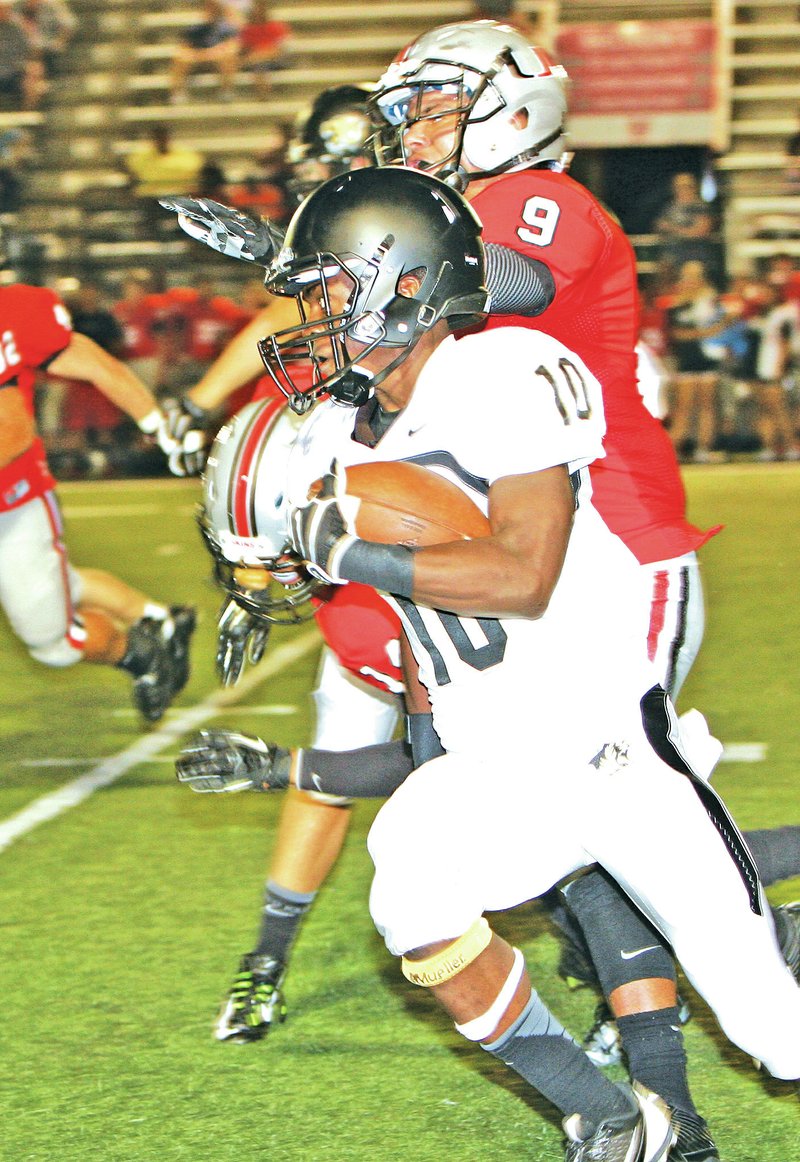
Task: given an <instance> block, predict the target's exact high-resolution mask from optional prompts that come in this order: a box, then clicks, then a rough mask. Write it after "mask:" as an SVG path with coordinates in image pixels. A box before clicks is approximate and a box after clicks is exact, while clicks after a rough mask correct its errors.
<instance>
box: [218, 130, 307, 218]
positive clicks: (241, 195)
mask: <svg viewBox="0 0 800 1162" xmlns="http://www.w3.org/2000/svg"><path fill="white" fill-rule="evenodd" d="M289 172H290V171H289V167H288V165H287V162H286V146H285V135H281V144H280V145H279V146H276V148H274V149H271V150H270V151H269V152H267V153H262V154H260V155H259V156H258V157H256V158H254V168H253V169H252V170H251V171H250V172H249V173H246V174H245V175H244V177H243V178H242V179H241V181H238V182H236V183H235V184H233V185H229V186H228V191H227V195H228V196H227V199H225V198H218V199H217V200H218V201H226V200H227V204H228V205H230V206H236V208H237V209H239V210H243V211H244V212H245V213H256V214H260V215H261V217H262V218H269V220H270V221H271V222H282V221H283V220H284V219H285V218H286V216H287V214H288V206H289V201H290V199H289V195H288V191H287V182H288V180H289Z"/></svg>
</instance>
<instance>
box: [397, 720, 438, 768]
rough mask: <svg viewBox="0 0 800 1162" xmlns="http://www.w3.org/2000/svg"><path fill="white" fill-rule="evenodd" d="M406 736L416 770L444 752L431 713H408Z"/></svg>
mask: <svg viewBox="0 0 800 1162" xmlns="http://www.w3.org/2000/svg"><path fill="white" fill-rule="evenodd" d="M406 738H407V739H408V742H409V745H410V746H411V754H412V756H413V758H414V770H416V769H417V767H421V766H422V764H423V763H427V762H429V760H430V759H438V758H439V756H440V755H443V754H444V747H443V746H442V744H441V742H440V740H439V735H438V734H437V733H436V730H435V728H434V725H433V715H432V714H430V713H428V714H407V715H406Z"/></svg>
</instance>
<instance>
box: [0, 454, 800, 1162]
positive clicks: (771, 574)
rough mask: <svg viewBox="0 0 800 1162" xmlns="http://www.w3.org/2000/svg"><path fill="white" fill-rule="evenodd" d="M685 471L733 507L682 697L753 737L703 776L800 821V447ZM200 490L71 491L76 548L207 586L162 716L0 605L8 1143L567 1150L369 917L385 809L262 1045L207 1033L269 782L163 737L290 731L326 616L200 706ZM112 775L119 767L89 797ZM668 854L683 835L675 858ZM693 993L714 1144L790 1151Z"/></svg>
mask: <svg viewBox="0 0 800 1162" xmlns="http://www.w3.org/2000/svg"><path fill="white" fill-rule="evenodd" d="M687 487H688V491H689V497H690V512H691V515H692V517H693V518H694V519H695V520H696V521H697V522H698V523H701V524H711V523H717V522H724V523H725V525H726V526H727V527H726V530H725V532H724V533H723V534H722V535H721V536H719V537H718V538H716V539H715V540H714V541H713V542H711V544H709V545H708V546H707V547H706V548H705V549H704V550H703V563H704V566H705V577H706V588H707V597H708V606H709V613H708V625H707V634H706V642H705V646H704V649H703V652H702V655H701V659H700V661H699V662H698V664H697V666H696V669H695V672H694V673H693V675H692V677H691V679H690V681H689V683H688V684H687V687H686V688H685V690H684V694H683V696H682V699H681V708H682V709H686V708H688V707H689V706H691V705H696V706H698V707H699V708H701V709H702V710H703V711H704V712H705V713H706V714H707V716H708V718H709V721H710V723H711V725H712V728H713V729H714V731H715V732H716V733H717V734H718V735H719V736H720V737H721V738H722V739H723V741H724V742H725V743H726V744H729V745H730V744H736V743H761V744H764V745H765V746H766V748H767V753H766V759H765V761H763V762H747V763H745V762H726V763H723V764H721V766H720V768H719V770H718V772H717V774H716V776H715V785H716V786H717V787H718V788H719V789H721V790H722V791H723V792H724V793H725V795H726V797H727V798H728V800H729V802H730V804H731V805H732V807H733V809H734V811H735V812H736V814H737V816H738V818H739V820H740V822H741V823H742V824H743V825H745V826H769V825H772V824H780V823H800V801H799V799H800V797H799V796H798V791H797V776H796V772H797V770H798V769H799V768H800V740H799V739H798V732H797V719H798V695H797V676H798V667H797V649H798V642H799V641H800V612H799V611H798V599H797V577H798V569H799V568H800V520H798V512H800V469H798V468H796V467H794V466H791V465H787V466H781V465H775V466H763V467H756V466H753V465H731V466H725V467H720V468H711V469H695V470H690V471H688V472H687ZM198 495H199V487H198V485H197V484H196V482H192V481H189V482H181V481H172V480H165V481H158V482H145V483H142V482H135V483H134V482H131V483H114V484H102V483H98V484H80V485H70V486H64V487H63V489H62V502H63V506H64V509H65V513H66V516H67V528H68V539H69V544H70V549H71V556H72V558H73V560H74V561H75V562H76V563H78V564H92V565H95V566H98V567H105V568H108V569H112V570H114V571H116V572H118V573H119V574H120V575H121V576H123V577H124V578H125V579H126V580H129V581H130V582H132V583H134V584H136V585H139V586H141V587H143V588H145V589H147V590H148V591H149V592H151V593H152V594H153V595H154V596H157V597H160V598H164V599H168V600H170V601H173V602H175V601H181V602H194V603H196V604H197V605H198V606H199V608H200V611H201V616H202V620H201V625H200V628H199V630H198V633H197V635H196V647H195V655H194V657H195V664H194V672H193V675H192V678H191V681H190V684H189V686H188V688H187V690H186V691H185V692H184V694H183V695H182V696H181V698H180V704H179V706H177V707H176V708H175V709H174V710H173V711H171V712H170V714H169V715H168V716H167V718H166V720H165V725H164V726H163V727H162V729H161V730H159V731H155V732H154V731H152V730H151V731H143V730H142V727H141V725H140V723H139V722H138V720H137V718H136V716H135V714H134V712H133V710H132V709H131V707H130V701H129V692H128V683H127V680H126V679H125V678H124V676H123V675H122V674H120V673H116V672H113V671H106V670H101V669H98V668H92V667H90V666H80V667H78V668H76V669H74V670H72V671H68V672H58V671H49V670H45V669H43V668H41V667H37V666H36V665H35V664H34V663H33V662H31V661H29V659H28V657H27V655H26V654H25V652H24V650H23V649H22V648H21V647H20V646H19V645H18V643H16V642H15V641H14V639H13V638H12V637H11V635H10V633H9V632H8V631H7V629H6V627H5V625H3V626H2V627H0V635H2V652H1V653H0V674H1V675H2V686H1V687H0V690H1V691H2V693H0V715H2V727H3V736H4V737H3V744H2V757H0V838H1V837H2V836H3V835H5V837H6V838H5V840H4V841H3V842H2V843H0V892H2V907H1V908H0V925H1V926H2V927H1V928H0V932H1V933H2V956H0V973H2V982H1V985H0V996H1V997H2V1004H3V1019H2V1025H1V1026H0V1027H1V1028H2V1033H1V1034H0V1036H1V1038H2V1050H1V1051H0V1078H2V1081H0V1089H1V1090H2V1100H3V1108H4V1118H3V1128H2V1131H0V1158H3V1159H8V1160H9V1162H25V1160H28V1159H31V1160H33V1159H35V1160H37V1162H45V1160H46V1162H50V1160H54V1162H94V1160H95V1159H97V1160H102V1162H177V1160H184V1159H185V1160H191V1162H250V1160H251V1159H252V1160H256V1159H270V1160H271V1162H323V1160H325V1162H338V1160H340V1159H341V1160H345V1159H359V1160H364V1162H389V1160H395V1159H398V1158H403V1159H406V1160H407V1162H439V1160H440V1159H442V1158H457V1159H462V1160H466V1162H484V1160H491V1162H517V1160H520V1162H522V1160H527V1162H550V1160H551V1159H559V1158H561V1157H562V1152H561V1134H560V1127H559V1125H558V1123H557V1121H556V1119H555V1117H554V1116H553V1114H552V1112H551V1111H549V1110H548V1109H547V1108H545V1106H544V1105H543V1104H537V1103H536V1102H535V1101H534V1102H532V1101H531V1100H530V1099H529V1098H528V1097H527V1096H526V1095H525V1094H524V1092H523V1088H524V1087H523V1086H522V1085H521V1084H517V1083H516V1082H515V1081H514V1080H513V1079H510V1078H509V1077H508V1076H507V1075H506V1072H505V1070H504V1069H503V1068H502V1067H498V1066H497V1065H496V1063H495V1062H494V1061H493V1060H492V1059H490V1058H488V1057H487V1055H485V1054H483V1053H482V1052H480V1050H477V1049H474V1048H472V1047H471V1046H469V1045H468V1044H467V1043H466V1042H464V1041H463V1040H462V1039H461V1038H460V1037H458V1036H457V1034H456V1033H455V1032H454V1031H453V1030H452V1029H451V1028H450V1027H449V1026H448V1023H447V1021H446V1020H445V1019H444V1018H443V1017H442V1016H441V1015H440V1014H439V1012H438V1011H437V1010H436V1009H435V1007H434V1006H433V1004H432V1002H431V1000H430V998H429V996H427V995H426V994H424V993H423V992H422V991H421V990H414V989H413V988H412V986H411V985H407V984H406V982H405V981H403V980H402V978H401V977H400V974H399V970H398V968H397V966H396V965H395V964H394V963H393V962H392V961H391V959H390V958H389V957H388V955H387V954H386V953H385V950H384V949H383V946H382V944H381V942H380V940H379V938H378V937H377V935H376V934H375V932H374V931H373V929H372V926H371V923H370V920H369V916H368V914H367V893H368V888H369V880H370V864H369V859H368V857H367V855H366V852H365V847H364V837H365V834H366V831H367V829H368V827H369V824H370V821H371V818H372V816H373V814H374V812H375V810H376V805H375V804H362V805H359V806H358V807H357V808H356V810H355V820H354V826H353V828H352V831H351V835H350V838H349V841H348V845H347V848H346V851H345V854H344V857H343V858H342V860H341V861H340V863H339V865H338V867H337V868H336V870H335V872H334V874H333V877H332V879H331V881H330V883H329V885H328V886H327V889H326V890H325V891H324V892H323V893H322V894H321V895H320V898H319V900H318V901H317V903H316V905H315V907H314V910H313V911H312V913H311V916H310V918H309V920H308V922H307V924H306V926H305V928H304V929H303V931H302V933H301V936H300V938H299V940H298V943H297V945H296V949H295V956H294V962H293V967H292V971H291V975H290V979H289V985H288V1003H289V1018H288V1020H287V1022H286V1024H285V1025H284V1026H283V1027H282V1028H280V1030H279V1031H277V1032H276V1033H274V1034H273V1035H272V1036H271V1037H270V1038H269V1039H268V1040H267V1041H264V1042H262V1043H260V1044H256V1045H251V1046H228V1045H218V1044H216V1043H214V1042H213V1041H212V1039H211V1023H212V1020H213V1017H214V1015H215V1013H216V1009H217V1006H218V1003H219V1000H220V998H221V996H222V994H223V993H224V991H225V990H226V988H227V986H228V984H229V981H230V979H231V977H232V974H233V972H234V970H235V968H236V965H237V962H238V958H239V955H240V954H241V953H242V952H244V951H246V950H247V949H248V948H249V947H250V944H251V941H252V939H253V936H254V933H255V928H256V924H257V914H258V909H259V907H260V903H261V895H262V884H263V880H264V874H265V869H266V863H267V859H268V856H269V852H270V848H271V844H272V840H273V835H274V831H275V825H276V820H277V817H278V812H279V809H280V798H279V797H278V796H258V795H252V796H245V795H242V796H230V797H226V796H199V795H193V794H191V793H190V792H189V791H188V790H186V789H184V788H179V787H178V785H177V784H176V783H175V780H174V777H173V773H172V762H171V759H172V757H173V756H174V754H175V752H176V749H177V747H178V745H179V741H180V738H181V737H183V735H184V734H185V733H189V732H191V731H192V730H194V729H195V728H196V726H197V725H198V723H200V722H201V721H203V720H206V719H210V718H211V716H213V717H214V721H215V722H217V723H219V724H222V725H230V726H233V725H236V726H239V727H241V728H243V729H245V730H250V731H255V732H258V733H260V734H262V735H264V736H267V737H269V736H272V737H275V738H279V739H280V740H281V741H285V742H288V743H299V742H304V741H306V740H307V739H308V736H309V732H310V725H309V722H310V702H309V699H308V691H309V689H310V687H311V684H312V681H313V674H314V667H315V662H316V638H315V631H313V630H309V628H308V627H300V628H299V629H295V630H283V631H278V632H276V634H275V641H274V645H273V647H272V648H271V649H270V651H269V652H268V654H267V658H266V660H265V662H264V663H262V671H261V672H262V674H263V680H262V681H260V682H257V683H253V684H251V685H249V686H247V687H246V688H245V689H244V690H243V691H242V692H241V694H236V695H235V698H234V699H230V698H227V697H223V698H222V699H219V697H218V696H217V700H216V701H214V696H215V693H216V686H215V681H214V675H213V667H212V658H213V643H214V628H215V615H216V612H217V607H218V604H219V598H218V595H217V594H216V592H215V591H214V590H213V589H212V588H211V586H210V585H209V583H208V582H207V580H206V577H207V574H208V568H207V561H206V558H205V554H204V550H203V549H202V546H201V545H200V540H199V536H198V534H197V532H196V530H195V527H194V521H193V519H192V509H193V506H194V503H195V501H196V499H197V497H198ZM237 699H238V701H237ZM143 739H144V741H142V740H143ZM134 747H135V748H138V749H134V750H131V748H134ZM119 772H122V773H121V774H120V777H118V778H115V777H114V776H115V775H116V774H117V773H119ZM104 774H108V778H109V780H110V781H109V782H108V784H107V785H106V786H100V787H99V788H98V789H97V790H96V791H95V793H93V794H88V790H89V789H90V788H91V786H92V785H93V784H94V783H102V781H103V776H104ZM79 779H84V780H88V782H83V783H78V784H77V789H78V790H80V789H83V791H84V792H85V793H86V797H84V798H83V799H82V800H81V801H80V802H78V803H77V804H76V805H75V806H73V807H72V808H71V809H66V810H63V812H62V813H60V814H58V815H57V816H55V817H54V818H52V819H50V820H49V821H45V822H43V823H41V825H39V826H35V827H33V828H32V829H30V830H27V831H24V832H22V833H21V834H18V835H16V837H15V833H14V831H13V829H14V828H15V827H16V826H17V821H18V820H19V818H20V814H19V813H20V812H22V811H24V810H25V809H27V808H35V809H36V810H41V809H42V806H43V805H45V806H46V805H47V804H48V803H51V802H52V800H50V799H47V798H45V797H46V796H49V795H51V794H52V793H55V792H57V791H59V790H62V789H63V790H65V791H66V790H67V789H69V788H72V789H73V791H74V790H75V789H76V780H79ZM57 805H58V804H57ZM27 817H28V816H23V818H27ZM9 827H11V828H12V831H10V832H9V830H8V828H9ZM531 838H532V841H535V825H534V824H533V822H532V825H531ZM680 849H681V837H680V836H679V835H676V837H675V858H676V859H679V858H680ZM798 895H800V880H795V881H791V882H788V883H784V884H781V885H778V886H777V887H775V888H773V889H771V891H770V896H771V898H772V899H773V902H781V901H785V900H789V899H793V898H796V897H797V896H798ZM495 921H496V927H497V928H498V930H499V931H500V932H501V933H502V934H503V935H504V936H506V937H507V938H509V939H511V940H513V941H514V942H515V943H517V944H519V945H520V946H521V947H522V948H523V949H524V951H525V953H526V955H527V957H528V959H529V963H530V966H531V969H532V972H533V974H534V977H535V979H536V983H537V986H538V987H539V989H540V991H541V993H542V995H543V996H544V997H545V999H546V1000H547V1002H548V1003H549V1004H551V1005H552V1007H553V1008H554V1009H555V1010H556V1012H557V1013H558V1014H559V1015H560V1016H561V1017H562V1019H563V1020H564V1021H565V1023H566V1024H567V1025H568V1026H569V1027H570V1028H571V1029H572V1030H573V1031H574V1032H578V1033H582V1032H583V1030H584V1029H585V1028H586V1027H587V1026H588V1024H590V1022H591V1016H592V1011H593V1007H594V997H593V996H592V995H590V994H589V993H588V992H586V991H582V992H577V993H568V992H567V990H566V988H565V987H564V986H563V985H562V984H561V983H560V981H559V980H558V979H557V978H556V977H555V974H554V967H555V961H556V954H557V952H556V944H555V940H554V938H553V936H552V934H551V932H550V930H549V928H548V924H547V920H546V918H545V915H544V913H543V911H542V909H541V908H540V907H539V906H538V905H536V904H535V903H533V904H528V905H525V906H523V907H521V908H519V909H517V910H516V911H515V912H513V913H508V914H504V915H502V916H497V917H496V918H495ZM687 991H688V990H687ZM694 1013H695V1017H694V1019H693V1021H692V1022H691V1023H690V1025H689V1026H688V1028H687V1031H686V1039H687V1044H688V1051H689V1060H690V1067H691V1079H692V1083H693V1088H694V1090H695V1094H696V1097H697V1100H698V1105H699V1108H700V1109H701V1111H702V1112H703V1113H704V1114H705V1116H706V1117H707V1118H708V1119H709V1121H710V1122H711V1124H712V1128H713V1130H714V1131H715V1136H716V1138H717V1141H718V1144H719V1145H720V1147H721V1150H722V1156H723V1158H724V1159H725V1160H726V1162H792V1160H794V1159H798V1158H800V1109H799V1108H798V1104H797V1097H796V1096H794V1095H793V1094H792V1092H791V1091H790V1087H787V1086H781V1085H779V1084H777V1083H774V1082H770V1081H769V1080H766V1081H765V1080H764V1079H762V1078H761V1077H760V1076H759V1075H758V1074H757V1073H756V1072H755V1071H754V1070H753V1069H752V1067H751V1065H750V1063H749V1061H748V1060H747V1059H746V1058H745V1057H744V1056H743V1055H742V1054H741V1053H740V1052H738V1051H737V1050H735V1049H733V1048H732V1047H731V1046H729V1045H727V1044H726V1043H725V1042H724V1040H723V1039H722V1037H721V1036H720V1035H719V1034H718V1032H717V1031H716V1027H715V1025H714V1022H713V1020H712V1018H711V1017H710V1015H709V1013H708V1011H707V1010H706V1009H705V1008H704V1007H703V1005H702V1003H701V1002H700V1001H699V1000H698V999H697V998H694Z"/></svg>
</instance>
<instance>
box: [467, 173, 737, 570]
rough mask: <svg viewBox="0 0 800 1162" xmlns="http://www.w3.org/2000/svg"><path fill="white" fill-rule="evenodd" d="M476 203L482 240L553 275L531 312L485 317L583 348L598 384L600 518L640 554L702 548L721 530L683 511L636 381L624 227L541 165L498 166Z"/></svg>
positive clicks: (634, 315)
mask: <svg viewBox="0 0 800 1162" xmlns="http://www.w3.org/2000/svg"><path fill="white" fill-rule="evenodd" d="M472 207H473V209H474V210H475V212H476V213H477V214H478V217H479V218H480V219H481V221H482V223H483V227H484V230H483V237H484V240H485V241H487V242H498V243H502V244H504V245H506V246H509V247H512V248H513V249H514V250H518V251H520V252H521V253H523V254H527V255H529V256H530V257H531V258H537V259H539V260H540V261H541V262H544V263H545V264H546V265H547V266H548V268H549V269H550V271H551V273H552V275H553V278H554V280H555V284H556V295H555V299H554V301H553V303H552V304H551V305H550V306H549V307H548V308H547V310H546V311H544V312H543V314H541V315H539V316H538V317H537V318H535V319H531V318H523V317H517V316H494V317H492V316H490V317H489V319H488V321H487V323H486V326H487V327H501V326H509V325H510V326H522V327H532V328H535V329H537V330H541V331H545V332H547V334H548V335H552V336H553V337H554V338H556V339H559V340H560V341H561V342H562V343H564V344H565V345H566V346H567V347H569V348H570V349H571V350H573V351H575V352H576V353H577V354H578V355H580V357H581V359H583V361H584V363H585V364H586V366H587V367H588V368H589V370H590V371H592V372H593V374H594V375H595V376H596V377H597V379H598V380H599V382H600V385H601V387H602V389H603V401H604V406H605V415H606V426H607V431H606V436H605V439H604V441H603V446H604V448H605V451H606V456H605V459H604V460H598V461H595V463H593V464H592V466H591V468H590V473H591V478H592V485H593V489H594V501H595V505H596V507H597V508H598V510H599V511H600V513H601V514H602V516H603V519H604V520H605V522H606V524H607V525H608V526H609V528H610V529H611V530H612V531H613V532H615V533H616V534H617V535H618V536H619V537H620V538H621V539H622V540H623V541H624V542H625V544H626V545H627V546H628V548H629V549H630V550H631V552H633V553H634V555H635V556H636V558H637V559H638V560H639V561H640V562H641V563H642V564H647V563H649V562H653V561H660V560H668V559H670V558H672V557H679V556H682V555H683V554H684V553H688V552H690V551H691V550H692V549H697V548H699V546H700V545H702V544H704V543H705V542H706V541H707V540H708V539H709V537H711V536H713V535H714V532H716V531H717V530H716V529H714V530H711V531H709V532H703V531H701V530H700V529H697V528H695V527H694V526H693V525H691V524H689V523H688V521H687V520H686V494H685V492H684V488H683V483H682V481H681V477H680V470H679V468H678V462H677V459H676V457H675V453H674V450H673V447H672V444H671V442H670V439H669V436H668V435H667V433H666V431H665V430H664V428H663V427H662V425H661V423H660V422H659V421H658V420H656V419H655V418H654V417H653V416H652V415H650V413H649V412H648V411H647V409H646V408H645V406H644V404H643V403H642V399H641V396H640V395H639V391H638V388H637V386H636V356H635V353H634V347H635V345H636V340H637V337H638V327H639V297H638V290H637V282H636V259H635V256H634V253H633V249H632V247H631V245H630V243H629V241H628V239H627V238H626V237H625V234H624V232H623V231H622V229H621V228H620V226H619V225H618V224H617V223H616V222H615V220H614V219H613V218H612V217H611V216H610V215H609V214H608V213H607V212H606V211H605V210H604V209H603V208H602V206H601V205H600V203H599V202H598V201H597V199H596V198H595V197H594V196H593V195H592V194H591V193H590V192H589V191H588V190H587V189H586V188H585V187H584V186H582V185H580V184H579V183H578V182H576V181H574V180H573V179H572V178H570V177H569V176H568V175H567V174H565V173H559V172H556V171H553V170H547V169H528V170H522V171H520V172H519V173H514V174H506V175H504V177H503V178H502V180H500V181H495V182H492V183H491V184H490V185H488V186H487V187H485V188H484V189H483V190H482V191H481V192H480V193H478V194H477V195H476V196H475V198H473V199H472Z"/></svg>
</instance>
